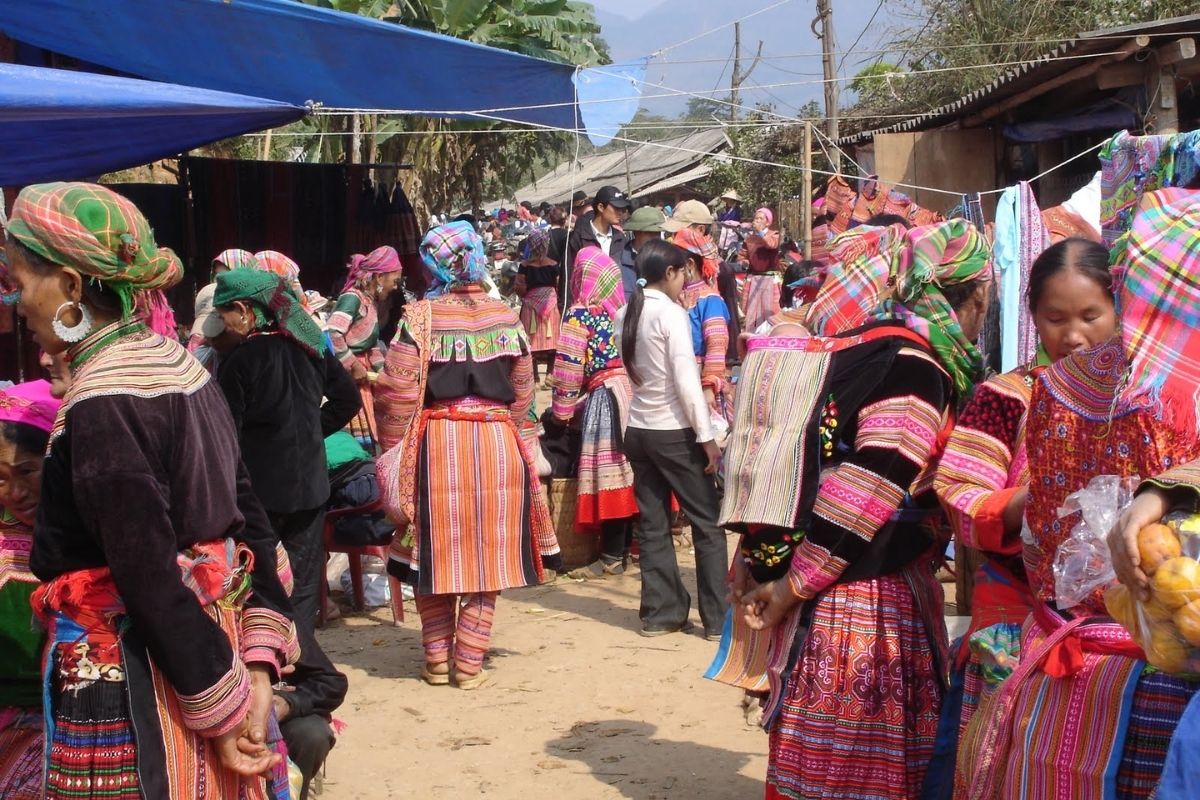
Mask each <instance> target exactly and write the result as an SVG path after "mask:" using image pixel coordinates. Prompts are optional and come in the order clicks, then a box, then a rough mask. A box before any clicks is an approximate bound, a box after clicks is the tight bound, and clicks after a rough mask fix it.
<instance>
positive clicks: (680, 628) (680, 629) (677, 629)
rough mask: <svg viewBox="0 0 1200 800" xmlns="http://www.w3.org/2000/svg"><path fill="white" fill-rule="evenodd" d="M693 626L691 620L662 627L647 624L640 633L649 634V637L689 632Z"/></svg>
mask: <svg viewBox="0 0 1200 800" xmlns="http://www.w3.org/2000/svg"><path fill="white" fill-rule="evenodd" d="M693 627H694V626H693V625H692V623H691V622H690V621H686V622H684V623H682V624H680V625H675V626H673V627H671V626H668V627H666V628H660V627H657V626H653V627H652V626H645V627H643V628H642V629H641V630H640V631H638V633H640V634H641V635H642V636H647V637H654V636H667V635H669V634H672V633H687V632H688V631H690V630H691V629H692V628H693Z"/></svg>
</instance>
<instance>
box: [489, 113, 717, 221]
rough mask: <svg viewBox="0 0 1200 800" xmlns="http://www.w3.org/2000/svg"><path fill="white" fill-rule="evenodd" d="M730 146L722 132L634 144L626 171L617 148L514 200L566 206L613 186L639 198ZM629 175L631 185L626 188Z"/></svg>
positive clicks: (565, 167) (565, 168)
mask: <svg viewBox="0 0 1200 800" xmlns="http://www.w3.org/2000/svg"><path fill="white" fill-rule="evenodd" d="M727 146H728V140H727V139H726V138H725V133H724V131H723V130H722V129H720V128H711V129H706V130H699V131H693V132H692V133H689V134H687V135H684V136H676V137H674V138H671V139H664V140H662V141H660V142H656V143H640V144H632V143H631V144H630V145H629V165H628V171H627V170H626V159H625V148H623V147H621V146H619V145H618V146H617V147H616V149H615V150H612V151H611V152H605V153H597V154H595V155H590V156H585V157H583V158H581V159H579V164H578V166H577V168H575V169H572V165H571V162H570V161H567V162H565V163H563V164H559V165H558V166H557V167H555V168H554V169H553V170H551V171H550V172H549V173H547V174H546V175H543V176H542V177H541V178H539V179H538V180H536V181H534V182H533V183H530V184H528V185H526V186H522V187H521V188H520V189H518V190H517V191H516V192H515V193H514V196H515V198H516V199H517V200H518V201H520V200H529V201H531V202H534V203H540V202H542V201H546V202H549V203H561V202H565V201H567V200H569V199H570V198H571V194H572V193H573V192H575V191H577V190H579V189H582V190H583V191H585V192H587V193H588V195H589V196H590V195H593V194H595V192H596V190H597V189H599V188H600V187H601V186H608V185H612V186H616V187H618V188H620V189H628V190H629V193H630V194H632V195H635V196H636V195H638V194H641V193H643V192H644V190H645V189H646V187H649V186H653V185H654V184H657V183H660V182H662V181H664V180H666V179H668V178H670V177H671V176H674V175H677V174H679V173H682V172H686V171H690V170H692V169H694V168H696V167H697V166H699V165H701V164H702V162H703V161H704V160H705V159H706V158H708V156H710V155H712V154H714V153H718V152H720V151H721V150H723V149H725V147H727ZM676 148H679V149H676ZM691 151H696V152H691ZM627 174H628V183H629V184H630V185H629V186H626V182H627V181H626V175H627ZM706 174H707V173H706ZM700 177H703V176H700ZM674 185H676V186H678V185H680V184H678V183H676V184H674ZM507 202H508V199H505V200H493V201H490V202H487V203H485V204H484V208H495V207H497V206H500V205H505V204H506V203H507Z"/></svg>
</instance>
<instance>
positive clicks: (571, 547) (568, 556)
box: [549, 478, 600, 569]
mask: <svg viewBox="0 0 1200 800" xmlns="http://www.w3.org/2000/svg"><path fill="white" fill-rule="evenodd" d="M576 484H577V482H576V481H575V479H574V478H554V479H553V480H551V481H550V498H549V499H550V519H551V520H552V521H553V522H554V532H555V534H556V535H557V536H558V546H559V548H560V549H561V550H562V557H563V567H564V568H566V569H575V568H576V567H582V566H586V565H588V564H591V563H592V562H593V561H595V560H596V559H598V558H599V557H600V537H599V536H597V535H596V534H594V533H587V534H582V535H581V534H578V533H576V532H575V495H576V491H577V487H576Z"/></svg>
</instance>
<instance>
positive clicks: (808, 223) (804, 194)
mask: <svg viewBox="0 0 1200 800" xmlns="http://www.w3.org/2000/svg"><path fill="white" fill-rule="evenodd" d="M801 174H802V175H803V176H804V178H803V183H802V184H801V185H802V186H803V189H802V190H801V192H800V195H801V196H800V220H801V221H800V228H801V230H802V231H803V233H804V250H803V252H804V260H805V261H808V260H809V259H811V258H812V229H813V217H812V121H811V120H805V121H804V172H803V173H801Z"/></svg>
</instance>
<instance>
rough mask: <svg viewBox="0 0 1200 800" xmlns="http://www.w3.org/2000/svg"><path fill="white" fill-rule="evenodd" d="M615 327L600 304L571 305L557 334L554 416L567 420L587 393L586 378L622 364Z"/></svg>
mask: <svg viewBox="0 0 1200 800" xmlns="http://www.w3.org/2000/svg"><path fill="white" fill-rule="evenodd" d="M621 366H622V365H621V351H620V350H618V349H617V341H616V328H615V327H614V325H613V321H612V319H611V318H609V316H608V312H606V311H604V309H602V308H600V307H599V306H591V307H584V306H574V307H573V308H571V310H569V311H568V312H567V316H566V317H565V318H564V319H563V325H562V329H561V330H560V331H559V334H558V353H557V355H556V356H555V357H554V372H553V374H552V376H551V383H552V384H553V387H554V395H553V399H552V404H551V408H552V409H553V411H554V416H555V418H557V419H558V420H560V421H562V422H568V421H570V419H571V418H572V417H573V416H575V411H576V410H577V409H578V408H579V405H580V403H581V401H582V400H583V399H584V397H585V396H586V394H587V387H588V381H589V380H591V378H592V376H593V375H596V374H597V373H599V372H603V371H604V370H607V369H613V368H617V367H621Z"/></svg>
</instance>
